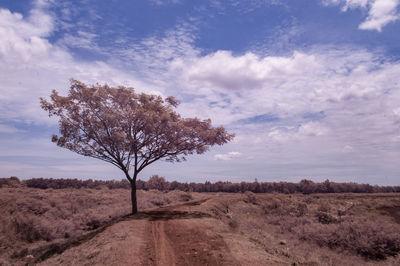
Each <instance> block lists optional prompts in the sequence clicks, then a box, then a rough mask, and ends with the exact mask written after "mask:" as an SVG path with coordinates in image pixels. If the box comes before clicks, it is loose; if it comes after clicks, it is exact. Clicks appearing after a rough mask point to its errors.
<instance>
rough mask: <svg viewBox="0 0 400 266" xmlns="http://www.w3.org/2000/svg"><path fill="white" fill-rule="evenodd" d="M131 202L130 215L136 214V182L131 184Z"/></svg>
mask: <svg viewBox="0 0 400 266" xmlns="http://www.w3.org/2000/svg"><path fill="white" fill-rule="evenodd" d="M131 201H132V214H135V213H137V212H138V209H137V201H136V180H134V181H132V183H131Z"/></svg>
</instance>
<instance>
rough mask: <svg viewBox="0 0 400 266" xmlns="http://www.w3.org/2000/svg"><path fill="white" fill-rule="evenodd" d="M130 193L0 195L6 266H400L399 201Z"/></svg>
mask: <svg viewBox="0 0 400 266" xmlns="http://www.w3.org/2000/svg"><path fill="white" fill-rule="evenodd" d="M129 195H130V194H129V190H126V189H112V190H110V189H108V188H105V187H104V188H101V189H88V188H81V189H45V190H43V189H35V188H27V187H23V186H21V187H3V188H0V212H1V213H2V215H1V216H0V220H1V221H0V265H10V264H12V265H25V264H26V263H28V264H34V263H41V264H43V265H57V264H62V265H83V264H86V265H95V264H104V265H121V264H133V265H135V264H136V265H165V264H167V265H168V264H174V263H175V264H176V265H206V264H207V263H208V264H209V265H396V264H397V265H398V264H400V259H399V258H398V254H399V252H400V194H395V193H386V194H383V193H382V194H350V193H349V194H310V195H303V194H292V195H285V194H265V193H259V194H255V193H252V192H246V193H193V192H182V191H170V192H160V191H156V190H151V191H142V190H140V191H138V204H139V210H140V211H141V213H139V214H137V215H135V216H129V215H127V214H128V213H129V211H130V201H129ZM162 206H169V207H163V208H162ZM160 207H161V208H160ZM144 210H146V211H145V212H143V211H144ZM59 253H60V254H59Z"/></svg>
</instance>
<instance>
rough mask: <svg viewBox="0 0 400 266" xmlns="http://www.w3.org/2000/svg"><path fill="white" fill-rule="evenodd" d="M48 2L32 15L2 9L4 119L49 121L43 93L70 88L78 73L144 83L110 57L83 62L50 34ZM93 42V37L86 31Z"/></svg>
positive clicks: (0, 99) (0, 100)
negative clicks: (41, 101) (109, 60)
mask: <svg viewBox="0 0 400 266" xmlns="http://www.w3.org/2000/svg"><path fill="white" fill-rule="evenodd" d="M44 3H46V2H44V1H37V2H36V4H35V8H34V9H33V10H32V11H31V12H30V13H29V16H27V17H23V16H22V15H21V14H19V13H12V12H10V11H9V10H6V9H0V58H1V60H0V71H1V73H2V75H1V78H0V119H9V120H20V121H25V122H26V121H32V122H35V123H37V122H39V123H42V122H46V121H50V120H49V119H48V117H47V116H46V114H45V113H44V112H43V111H42V110H41V109H40V106H39V98H40V97H43V96H47V95H49V93H50V92H51V90H52V89H57V90H59V91H65V90H66V89H67V87H68V80H69V79H70V78H71V77H73V78H76V79H80V80H82V81H84V82H88V83H95V82H100V83H105V82H107V83H109V84H113V85H116V84H122V85H128V86H134V87H139V88H143V87H145V86H141V85H142V83H141V82H140V81H138V80H137V79H135V78H134V75H132V74H131V73H128V72H122V71H120V70H118V69H116V68H115V67H113V66H111V65H110V64H108V63H106V62H101V61H96V62H82V61H79V60H76V59H74V57H73V56H72V55H71V54H70V53H69V52H68V50H67V49H64V48H63V47H62V46H58V45H56V44H52V43H50V42H49V41H48V39H47V37H48V35H49V34H50V33H51V31H52V30H53V29H54V20H53V19H52V17H51V16H50V15H48V14H47V13H46V10H45V9H44V8H45V7H46V5H45V4H44ZM81 35H82V36H83V37H85V38H84V40H86V44H87V45H89V42H90V37H93V36H92V35H90V34H89V35H88V34H87V33H82V34H81Z"/></svg>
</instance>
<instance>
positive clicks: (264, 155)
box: [0, 0, 400, 185]
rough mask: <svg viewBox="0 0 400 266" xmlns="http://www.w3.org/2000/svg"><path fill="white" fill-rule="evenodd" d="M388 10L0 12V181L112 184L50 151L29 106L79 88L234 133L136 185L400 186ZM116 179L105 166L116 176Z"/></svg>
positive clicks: (399, 49) (122, 5) (212, 6)
mask: <svg viewBox="0 0 400 266" xmlns="http://www.w3.org/2000/svg"><path fill="white" fill-rule="evenodd" d="M399 6H400V1H399V0H298V1H288V0H287V1H283V0H243V1H237V0H226V1H220V0H208V1H207V0H190V1H189V0H166V1H161V0H147V1H144V0H143V1H127V0H112V1H94V0H81V1H55V0H19V1H15V0H1V1H0V69H1V71H0V73H1V74H0V147H1V148H0V176H3V177H7V176H11V175H15V176H19V177H21V178H29V177H63V178H66V177H70V178H75V177H77V178H99V179H112V178H117V179H120V178H123V173H122V172H121V173H120V172H119V170H118V169H116V168H115V167H113V166H112V165H107V164H106V163H104V162H101V161H97V160H95V159H90V158H85V157H81V156H79V155H76V154H74V153H73V152H70V151H68V150H64V149H61V148H59V147H57V146H55V145H54V144H53V143H51V141H50V139H51V135H52V134H53V133H57V130H58V129H57V121H56V120H55V119H50V118H48V116H47V115H46V113H45V112H44V111H43V110H41V109H40V106H39V97H43V96H48V95H49V94H50V92H51V90H52V89H57V90H58V91H59V92H60V93H66V91H67V90H68V80H69V78H71V77H73V78H75V79H79V80H81V81H83V82H86V83H88V84H93V83H96V82H99V83H108V84H110V85H125V86H132V87H134V88H135V89H136V90H137V91H140V92H146V93H153V94H158V95H162V96H169V95H173V96H175V97H177V98H179V99H180V100H181V102H182V104H181V105H180V106H179V108H178V111H179V112H180V113H181V114H182V115H183V116H186V117H193V116H197V117H200V118H211V120H212V121H213V123H214V124H215V125H223V126H225V127H226V128H227V129H228V130H229V131H230V132H233V133H235V134H236V138H235V140H234V141H232V142H231V143H229V144H227V145H224V146H222V147H213V148H211V150H210V151H209V152H208V153H206V154H203V155H200V156H198V155H195V156H192V157H190V158H189V160H188V161H187V162H184V163H179V164H178V163H175V164H171V163H167V162H157V163H155V164H154V165H152V166H151V167H149V168H148V169H146V170H145V171H144V172H143V173H142V174H141V176H140V177H141V178H142V179H146V178H148V176H150V175H152V174H159V175H161V176H165V177H166V178H167V179H169V180H175V179H176V180H180V181H196V182H204V181H205V180H210V181H217V180H231V181H253V180H254V178H257V179H258V180H260V181H299V180H301V179H303V178H308V179H312V180H315V181H323V180H325V179H327V178H329V179H330V180H333V181H340V182H342V181H355V182H359V183H371V184H381V185H398V184H399V173H400V164H399V158H400V83H399V77H400V34H399V33H400V7H399ZM114 168H115V169H114Z"/></svg>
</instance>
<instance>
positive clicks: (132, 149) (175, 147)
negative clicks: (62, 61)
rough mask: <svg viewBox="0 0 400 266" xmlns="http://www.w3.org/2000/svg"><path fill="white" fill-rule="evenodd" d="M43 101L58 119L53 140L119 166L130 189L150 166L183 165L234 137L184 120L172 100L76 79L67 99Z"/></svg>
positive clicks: (208, 124)
mask: <svg viewBox="0 0 400 266" xmlns="http://www.w3.org/2000/svg"><path fill="white" fill-rule="evenodd" d="M40 102H41V106H42V108H43V109H44V110H46V111H48V113H49V116H57V117H59V130H60V135H53V137H52V141H53V142H55V143H56V144H57V145H58V146H60V147H63V148H67V149H69V150H71V151H74V152H76V153H78V154H81V155H84V156H89V157H93V158H97V159H100V160H103V161H106V162H108V163H111V164H113V165H115V166H117V167H118V168H120V169H121V170H122V171H123V172H124V173H125V176H126V178H127V179H128V180H129V182H130V183H131V185H132V190H133V189H136V188H135V182H136V177H137V175H138V173H139V172H140V171H142V170H143V169H144V168H145V167H146V166H148V165H150V164H151V163H153V162H155V161H157V160H160V159H164V160H166V161H170V162H180V161H183V160H185V159H186V156H187V155H190V154H194V153H197V154H202V153H204V152H206V151H207V150H208V149H209V147H210V146H212V145H222V144H224V143H227V142H228V141H230V140H231V139H232V138H233V137H234V135H233V134H229V133H228V132H227V131H226V130H225V129H224V128H223V127H212V125H211V120H210V119H207V120H200V119H198V118H183V117H181V116H180V115H179V114H178V113H176V112H175V108H176V107H177V106H178V104H179V101H178V100H177V99H175V98H174V97H166V98H165V99H163V98H162V97H161V96H157V95H149V94H145V93H136V92H135V90H134V89H133V88H129V87H124V86H118V87H110V86H108V85H100V84H96V85H92V86H88V85H86V84H84V83H82V82H80V81H77V80H73V79H72V80H71V85H70V89H69V93H68V95H67V96H60V95H59V94H58V92H57V91H56V90H53V92H52V94H51V95H50V101H48V100H46V99H44V98H41V99H40ZM131 173H132V174H131Z"/></svg>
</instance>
